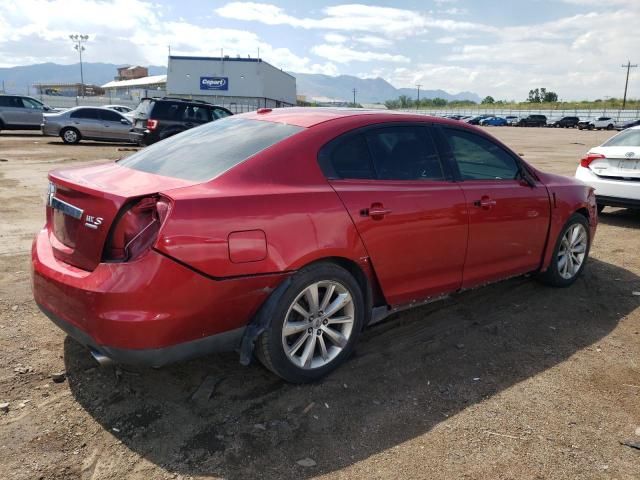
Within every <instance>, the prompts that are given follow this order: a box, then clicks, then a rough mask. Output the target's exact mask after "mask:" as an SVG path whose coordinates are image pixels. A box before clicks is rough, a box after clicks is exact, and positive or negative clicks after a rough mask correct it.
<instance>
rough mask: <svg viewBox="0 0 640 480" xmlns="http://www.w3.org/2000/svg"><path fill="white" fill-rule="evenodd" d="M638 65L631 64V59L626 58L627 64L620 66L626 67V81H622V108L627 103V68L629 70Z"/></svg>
mask: <svg viewBox="0 0 640 480" xmlns="http://www.w3.org/2000/svg"><path fill="white" fill-rule="evenodd" d="M637 67H638V65H631V61H630V60H627V64H626V65H622V68H626V69H627V81H626V82H624V97H622V109H623V110H624V107H625V106H626V105H627V87H628V86H629V70H631V69H632V68H637Z"/></svg>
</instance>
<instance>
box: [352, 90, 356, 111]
mask: <svg viewBox="0 0 640 480" xmlns="http://www.w3.org/2000/svg"><path fill="white" fill-rule="evenodd" d="M353 108H356V89H355V88H354V89H353Z"/></svg>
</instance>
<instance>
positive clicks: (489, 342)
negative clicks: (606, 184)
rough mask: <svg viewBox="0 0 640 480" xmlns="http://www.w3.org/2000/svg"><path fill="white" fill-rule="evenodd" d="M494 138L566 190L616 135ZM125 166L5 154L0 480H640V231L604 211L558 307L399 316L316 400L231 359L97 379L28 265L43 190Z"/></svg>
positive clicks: (495, 304)
mask: <svg viewBox="0 0 640 480" xmlns="http://www.w3.org/2000/svg"><path fill="white" fill-rule="evenodd" d="M491 132H492V133H494V134H495V135H497V136H498V137H499V138H501V139H503V140H504V141H506V142H507V143H508V144H509V145H511V146H512V147H514V149H515V150H516V151H517V152H520V153H522V154H524V156H525V158H526V159H527V160H528V161H530V162H531V163H533V164H534V165H537V166H539V167H542V168H543V169H547V170H550V171H553V172H558V173H563V174H567V175H572V174H573V172H574V170H575V167H576V164H577V161H578V159H579V158H580V156H581V155H582V154H583V153H584V152H585V151H586V150H587V149H588V148H589V147H590V146H593V145H597V144H599V143H600V142H602V141H603V140H604V139H605V138H607V137H608V136H610V135H611V132H588V131H577V130H555V129H519V128H508V127H504V128H493V129H491ZM121 148H123V146H122V145H113V144H112V145H109V144H107V145H105V144H81V145H80V146H65V145H63V144H62V143H61V142H60V141H58V140H56V139H47V138H43V137H41V136H40V135H39V134H34V135H32V134H26V133H25V134H18V133H16V134H13V133H11V132H2V133H1V134H0V403H3V402H8V403H9V407H8V411H7V412H3V411H0V478H3V479H16V480H17V479H29V480H31V479H94V480H98V479H114V480H115V479H118V480H120V479H125V478H126V479H141V480H155V479H164V478H218V477H222V478H232V479H235V478H243V479H246V478H278V479H280V478H282V479H284V478H310V477H320V478H331V479H343V478H344V479H346V478H367V479H371V478H384V479H387V478H394V479H395V478H416V479H418V478H420V479H423V478H424V479H427V478H428V479H487V480H488V479H492V480H495V479H518V480H520V479H554V480H555V479H571V480H575V479H586V478H589V479H591V478H597V479H600V478H603V479H638V478H640V450H637V449H634V448H631V447H629V446H625V445H622V444H621V442H624V441H628V440H630V441H635V442H640V308H639V307H640V296H637V295H634V294H633V292H639V291H640V255H639V254H638V252H640V212H631V211H627V210H616V209H606V210H605V212H604V213H603V215H601V218H600V226H599V230H598V234H597V237H596V240H595V243H594V245H593V249H592V252H591V255H592V258H591V260H590V262H589V264H588V266H587V268H586V270H585V272H584V275H583V276H582V278H581V279H580V280H579V281H578V282H577V283H576V284H575V285H574V286H572V287H571V288H568V289H560V290H558V289H551V288H547V287H544V286H542V285H540V284H539V283H537V282H536V281H534V280H533V279H530V278H518V279H514V280H509V281H506V282H503V283H500V284H496V285H493V286H490V287H486V288H484V289H480V290H475V291H471V292H467V293H463V294H461V295H458V296H456V297H454V298H451V299H448V300H445V301H442V302H440V303H435V304H432V305H430V306H428V307H423V308H420V309H417V310H413V311H409V312H405V313H402V314H398V315H396V316H394V317H393V318H391V319H390V320H388V321H386V322H385V323H383V324H381V325H377V326H375V327H372V328H371V329H369V330H368V331H366V332H365V334H364V335H363V336H362V337H361V340H360V342H359V344H358V346H357V348H356V354H355V355H354V357H353V358H352V359H351V360H350V361H349V362H347V364H346V365H344V366H343V367H342V368H340V369H339V370H338V371H337V372H335V373H334V374H332V375H331V376H329V377H328V378H327V379H325V380H324V381H323V382H321V383H318V384H314V385H307V386H292V385H288V384H286V383H284V382H282V381H280V380H279V379H277V378H276V377H274V376H273V375H271V374H270V373H268V372H267V371H265V370H264V369H263V368H262V367H261V366H260V365H258V364H254V365H252V366H250V367H248V368H245V367H242V366H240V365H239V364H238V359H237V355H235V354H228V355H216V356H210V357H207V358H204V359H200V360H195V361H191V362H188V363H183V364H180V365H175V366H172V367H169V368H164V369H161V370H126V369H114V368H97V367H96V364H95V363H94V361H93V360H92V359H91V358H90V356H89V355H88V353H87V352H86V351H85V350H84V349H83V348H81V347H80V346H79V345H78V344H76V343H75V342H74V341H72V340H70V339H69V338H65V335H64V334H63V333H62V332H61V331H60V330H58V329H57V328H56V327H55V326H54V325H53V324H52V323H51V322H50V321H48V320H47V319H46V318H45V317H44V316H43V315H42V314H41V313H40V312H39V311H38V309H37V307H36V306H35V304H34V302H33V300H32V297H31V286H30V277H29V275H30V274H29V248H30V243H31V239H32V237H33V235H34V233H35V232H36V231H37V230H38V229H39V228H40V227H41V225H42V223H43V211H44V207H43V198H44V192H45V189H46V185H47V181H46V172H47V171H48V170H49V169H52V168H54V167H60V166H71V165H80V164H85V163H87V162H91V161H95V160H97V159H115V158H117V157H119V156H121V155H125V154H128V153H129V152H126V151H120V150H119V149H121ZM124 148H126V147H124ZM59 372H66V378H65V379H64V380H63V381H62V382H59V383H56V382H55V381H54V378H53V377H52V375H54V374H56V373H59ZM56 380H60V378H56ZM207 388H210V389H211V388H212V389H213V393H212V394H211V396H210V399H208V400H207V399H206V397H207V396H208V394H209V393H210V391H207ZM199 389H200V392H202V391H204V393H205V394H204V400H203V399H202V398H200V399H198V398H199V397H202V396H201V395H196V399H195V400H194V399H193V394H194V392H196V391H199ZM299 461H301V462H300V463H301V464H302V465H301V464H299V463H298V462H299Z"/></svg>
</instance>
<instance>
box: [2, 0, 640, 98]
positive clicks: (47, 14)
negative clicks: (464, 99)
mask: <svg viewBox="0 0 640 480" xmlns="http://www.w3.org/2000/svg"><path fill="white" fill-rule="evenodd" d="M70 12H72V13H71V14H70ZM638 25H640V0H606V1H601V0H553V1H552V0H528V1H524V0H512V1H510V2H505V1H499V0H482V1H478V0H424V1H418V0H405V1H375V2H366V3H365V2H363V3H348V2H345V1H342V2H341V1H335V0H333V1H309V0H306V1H305V0H298V1H292V0H274V1H264V2H242V1H234V2H229V1H214V2H212V1H204V0H192V1H189V0H183V1H177V0H172V1H165V2H163V1H157V0H156V1H154V2H153V3H151V2H147V1H145V0H20V1H12V0H0V66H13V65H24V64H31V63H40V62H45V61H53V62H58V63H74V62H75V61H76V52H74V51H73V50H72V48H71V45H70V42H69V40H68V34H69V33H86V34H88V35H90V37H91V38H90V41H89V43H88V44H87V51H86V52H85V59H86V60H87V61H93V62H96V61H102V62H113V63H121V64H124V63H139V64H155V65H163V64H166V56H167V46H168V45H171V49H172V53H175V54H189V55H219V53H220V49H221V48H222V49H224V53H225V54H227V55H234V56H235V55H242V56H246V55H251V56H256V55H257V53H258V49H260V55H261V57H262V58H264V59H265V60H267V61H269V62H270V63H272V64H274V65H276V66H278V67H280V68H284V69H286V70H290V71H294V72H308V73H309V72H310V73H324V74H328V75H338V74H352V75H357V76H360V77H377V76H380V77H382V78H385V79H386V80H388V81H389V82H391V83H392V84H393V85H395V86H396V87H412V86H414V85H415V84H417V83H420V84H422V86H423V88H426V89H436V88H441V89H444V90H447V91H449V92H459V91H462V90H468V91H473V92H476V93H478V94H480V95H489V94H490V95H493V96H494V97H496V98H504V99H523V98H525V97H526V95H527V92H528V90H529V89H530V88H534V87H546V88H547V89H551V90H554V91H556V92H558V94H559V96H560V97H561V98H562V99H566V100H570V99H582V98H605V97H607V96H621V94H622V89H623V87H624V72H623V70H622V68H621V64H622V63H623V62H625V61H626V60H627V58H630V59H631V60H632V61H635V62H640V29H639V28H638ZM634 92H635V93H634ZM630 95H631V96H636V97H640V73H637V72H636V73H635V74H634V76H633V77H632V79H631V83H630Z"/></svg>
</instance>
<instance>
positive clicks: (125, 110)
mask: <svg viewBox="0 0 640 480" xmlns="http://www.w3.org/2000/svg"><path fill="white" fill-rule="evenodd" d="M104 108H109V109H111V110H115V111H116V112H120V113H129V112H132V111H133V108H131V107H127V106H126V105H105V106H104Z"/></svg>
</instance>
